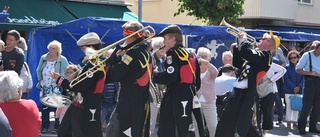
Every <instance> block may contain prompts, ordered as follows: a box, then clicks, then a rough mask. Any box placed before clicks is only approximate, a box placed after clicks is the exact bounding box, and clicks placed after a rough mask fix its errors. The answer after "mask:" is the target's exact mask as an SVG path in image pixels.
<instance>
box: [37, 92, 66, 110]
mask: <svg viewBox="0 0 320 137" xmlns="http://www.w3.org/2000/svg"><path fill="white" fill-rule="evenodd" d="M40 101H41V102H42V104H44V105H46V106H49V107H54V108H60V107H68V106H70V105H71V103H72V102H71V100H70V99H69V98H67V97H66V96H63V95H57V94H49V95H46V96H44V97H41V98H40Z"/></svg>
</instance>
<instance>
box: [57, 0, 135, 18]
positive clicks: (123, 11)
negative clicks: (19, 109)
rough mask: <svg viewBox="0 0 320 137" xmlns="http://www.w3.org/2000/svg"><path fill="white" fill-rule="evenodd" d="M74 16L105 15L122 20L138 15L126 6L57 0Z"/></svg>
mask: <svg viewBox="0 0 320 137" xmlns="http://www.w3.org/2000/svg"><path fill="white" fill-rule="evenodd" d="M59 3H60V4H61V5H62V6H63V7H65V8H66V9H67V10H68V11H70V12H71V14H73V15H74V16H75V17H76V18H85V17H105V18H110V19H118V20H124V21H137V20H138V17H137V15H135V14H134V13H133V12H131V11H130V10H129V9H128V8H127V7H126V6H115V5H105V4H95V3H84V2H75V1H59Z"/></svg>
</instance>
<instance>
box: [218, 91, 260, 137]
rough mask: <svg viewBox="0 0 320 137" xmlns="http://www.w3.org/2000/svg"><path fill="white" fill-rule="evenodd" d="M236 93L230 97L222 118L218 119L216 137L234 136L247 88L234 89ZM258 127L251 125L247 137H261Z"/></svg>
mask: <svg viewBox="0 0 320 137" xmlns="http://www.w3.org/2000/svg"><path fill="white" fill-rule="evenodd" d="M234 90H235V91H234V95H233V96H231V97H230V99H229V100H228V102H227V105H226V107H225V108H224V110H223V112H222V116H221V119H220V120H219V121H218V125H217V129H216V134H215V137H234V135H235V132H236V124H237V122H238V120H239V119H238V118H239V117H238V115H239V112H240V109H241V106H242V105H243V103H244V99H245V96H246V94H247V90H246V89H236V88H235V89H234ZM256 130H257V128H255V127H253V126H252V125H251V126H250V129H249V131H248V134H247V137H260V135H259V134H258V133H257V132H256Z"/></svg>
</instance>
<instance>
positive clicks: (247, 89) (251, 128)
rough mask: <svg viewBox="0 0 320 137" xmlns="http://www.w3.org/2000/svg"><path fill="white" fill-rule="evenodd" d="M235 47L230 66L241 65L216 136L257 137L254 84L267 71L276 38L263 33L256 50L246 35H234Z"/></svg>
mask: <svg viewBox="0 0 320 137" xmlns="http://www.w3.org/2000/svg"><path fill="white" fill-rule="evenodd" d="M238 37H239V39H238V43H239V44H238V46H237V47H231V48H233V65H234V66H235V67H237V68H241V73H240V76H239V77H238V78H237V80H236V82H235V83H234V91H233V95H232V97H230V99H229V100H228V103H227V105H226V107H225V108H224V110H223V112H222V116H221V118H220V121H219V122H218V126H217V130H216V135H215V136H216V137H234V135H235V132H237V134H239V135H240V136H241V137H260V136H261V132H260V130H259V129H260V128H259V127H260V125H259V124H260V122H259V121H257V119H258V120H259V118H256V117H255V116H256V115H257V113H259V112H258V111H257V110H258V108H259V106H257V104H259V97H258V94H257V89H256V87H257V85H258V83H259V82H260V80H261V79H262V78H263V77H264V75H265V74H266V72H267V71H268V70H269V68H270V66H271V63H272V57H271V55H270V51H274V50H275V49H277V48H278V46H279V44H278V43H280V40H279V39H278V38H277V37H274V36H273V34H272V32H270V35H269V34H267V33H265V34H264V35H263V39H262V40H260V43H259V44H258V48H257V49H252V48H251V47H252V45H251V43H249V42H248V40H247V37H246V34H245V33H244V32H240V33H239V34H238Z"/></svg>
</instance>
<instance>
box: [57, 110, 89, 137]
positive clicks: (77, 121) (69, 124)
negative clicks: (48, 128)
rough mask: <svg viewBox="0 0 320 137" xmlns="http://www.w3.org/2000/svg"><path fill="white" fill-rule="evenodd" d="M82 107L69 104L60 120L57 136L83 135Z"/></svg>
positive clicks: (78, 136)
mask: <svg viewBox="0 0 320 137" xmlns="http://www.w3.org/2000/svg"><path fill="white" fill-rule="evenodd" d="M82 113H83V109H82V108H79V107H76V106H75V105H73V104H72V105H71V106H70V107H69V108H68V110H67V111H66V113H65V114H64V117H63V119H62V121H61V124H60V127H59V130H58V137H72V136H74V137H85V136H84V133H83V122H82V121H83V115H82Z"/></svg>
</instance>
